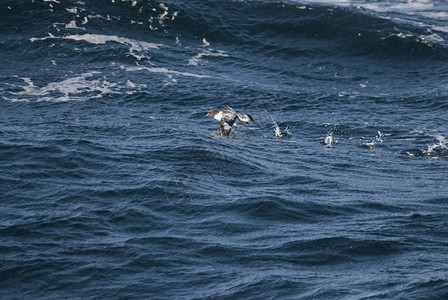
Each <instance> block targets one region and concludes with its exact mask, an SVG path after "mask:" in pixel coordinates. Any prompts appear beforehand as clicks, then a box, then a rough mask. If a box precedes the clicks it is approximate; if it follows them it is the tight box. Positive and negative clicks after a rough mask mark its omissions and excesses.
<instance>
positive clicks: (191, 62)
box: [188, 50, 229, 66]
mask: <svg viewBox="0 0 448 300" xmlns="http://www.w3.org/2000/svg"><path fill="white" fill-rule="evenodd" d="M207 56H214V57H229V55H228V54H226V53H224V51H221V50H217V52H202V53H198V54H197V55H195V56H193V57H192V58H190V59H189V60H188V65H191V66H197V65H198V63H199V60H200V59H201V58H203V57H207Z"/></svg>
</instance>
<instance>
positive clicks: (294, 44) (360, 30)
mask: <svg viewBox="0 0 448 300" xmlns="http://www.w3.org/2000/svg"><path fill="white" fill-rule="evenodd" d="M18 3H20V2H18ZM10 7H11V9H10V10H9V11H8V13H7V14H5V13H3V14H2V15H1V16H3V17H5V18H4V20H3V21H2V23H3V24H2V25H4V27H5V28H11V27H16V28H21V29H22V30H24V29H25V28H27V27H29V26H30V25H29V24H30V22H29V21H30V19H33V18H34V19H36V18H40V19H39V22H38V24H39V27H37V28H36V29H37V30H38V31H40V32H41V35H40V36H34V37H30V38H34V40H37V39H39V38H44V37H45V36H47V33H48V32H50V33H51V34H52V35H54V36H59V37H61V38H65V39H73V40H84V41H87V40H88V42H92V41H93V39H94V38H95V34H96V33H99V32H102V33H103V35H101V37H103V38H102V39H100V40H98V39H96V42H99V43H104V42H106V40H104V37H108V36H109V37H110V36H121V35H126V36H127V38H115V37H113V38H108V39H107V41H112V40H114V41H116V42H119V43H125V44H128V45H129V47H130V52H131V55H133V56H136V58H137V59H141V58H142V57H141V56H140V54H138V53H137V52H138V51H139V50H141V48H142V47H147V46H148V45H149V46H150V47H157V46H158V44H159V43H164V42H166V41H167V40H170V41H172V42H174V41H176V42H177V43H179V41H186V42H187V43H188V44H190V43H201V42H203V41H206V43H205V44H209V43H210V42H211V43H217V44H222V45H226V46H229V47H231V48H233V49H238V50H239V51H242V50H244V51H250V52H252V53H263V54H265V55H277V56H286V57H297V56H299V57H300V56H304V57H307V56H321V57H325V56H328V55H332V56H353V55H355V56H359V55H361V56H363V55H368V56H371V57H374V58H382V59H384V58H397V59H402V60H409V59H425V60H427V59H429V58H431V59H436V60H441V59H445V58H446V57H447V56H448V49H447V44H446V42H445V40H446V38H447V37H446V35H447V32H448V30H445V29H443V28H441V26H439V25H437V23H434V24H432V25H433V26H430V25H422V24H421V22H418V19H417V20H416V21H413V22H408V21H403V20H401V19H398V18H393V17H390V16H389V15H387V13H384V12H378V11H373V10H369V9H366V8H363V7H338V6H335V5H328V4H314V3H307V4H306V5H303V4H302V5H301V4H294V3H282V2H276V1H275V2H271V1H250V2H240V1H219V2H217V1H212V0H206V1H197V0H195V1H173V0H171V1H115V2H111V3H108V4H107V5H104V4H99V3H81V2H78V3H75V4H73V3H72V2H71V1H62V0H61V1H52V2H44V3H42V2H39V3H33V5H31V6H29V7H25V6H23V5H20V4H14V3H12V4H11V5H10ZM366 7H368V5H366ZM23 15H29V18H28V19H27V18H25V17H24V16H23ZM19 17H20V18H19ZM416 18H417V17H416ZM35 21H36V22H37V21H38V20H37V19H36V20H35ZM45 24H46V25H45ZM86 29H89V32H92V33H89V34H87V33H86ZM35 31H36V30H35ZM73 31H77V32H78V34H75V35H74V34H70V32H73ZM445 31H447V32H445ZM143 36H145V38H143ZM148 36H150V37H151V39H152V40H153V41H154V43H146V42H143V40H145V39H147V37H148ZM92 38H93V39H92ZM139 39H140V40H142V41H136V40H139ZM10 44H11V43H8V45H10ZM10 46H11V45H10ZM10 46H7V44H6V43H5V44H4V45H3V47H10ZM193 63H194V61H193Z"/></svg>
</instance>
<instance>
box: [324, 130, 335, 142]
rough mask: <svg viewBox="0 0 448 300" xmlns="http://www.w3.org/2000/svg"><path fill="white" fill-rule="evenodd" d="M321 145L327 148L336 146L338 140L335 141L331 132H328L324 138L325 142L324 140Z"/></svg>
mask: <svg viewBox="0 0 448 300" xmlns="http://www.w3.org/2000/svg"><path fill="white" fill-rule="evenodd" d="M323 143H324V145H327V146H334V145H336V144H337V143H338V140H335V139H334V138H333V131H332V130H330V131H329V132H328V133H327V136H326V137H325V140H324V142H323Z"/></svg>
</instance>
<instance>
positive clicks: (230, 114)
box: [206, 106, 254, 136]
mask: <svg viewBox="0 0 448 300" xmlns="http://www.w3.org/2000/svg"><path fill="white" fill-rule="evenodd" d="M206 117H212V118H215V119H216V120H218V121H219V122H220V125H219V130H220V132H221V135H222V136H229V135H230V133H231V132H233V131H234V130H235V129H236V122H237V121H241V122H244V123H250V122H253V121H254V118H252V116H251V115H249V114H247V115H241V114H239V113H237V112H236V111H234V110H233V109H232V108H231V107H230V106H224V109H223V110H217V109H212V110H209V111H208V114H207V115H206ZM233 126H235V128H233ZM232 129H233V130H232Z"/></svg>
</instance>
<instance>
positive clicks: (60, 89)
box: [5, 72, 117, 102]
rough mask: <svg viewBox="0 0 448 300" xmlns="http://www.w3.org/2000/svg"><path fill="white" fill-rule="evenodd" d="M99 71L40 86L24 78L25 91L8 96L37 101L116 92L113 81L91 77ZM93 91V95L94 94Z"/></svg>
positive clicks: (94, 96)
mask: <svg viewBox="0 0 448 300" xmlns="http://www.w3.org/2000/svg"><path fill="white" fill-rule="evenodd" d="M97 74H99V72H89V73H84V74H81V75H79V76H76V77H71V78H67V79H65V80H63V81H58V82H50V83H48V84H47V85H46V86H43V87H38V86H36V85H35V84H34V82H33V81H32V80H31V79H30V78H22V80H23V81H24V82H25V83H26V85H25V86H21V88H22V89H23V91H20V92H10V93H9V94H10V95H12V97H9V96H6V97H5V99H7V100H10V101H29V100H28V99H29V98H30V96H31V98H35V100H36V101H53V102H64V101H80V100H86V99H90V98H99V97H102V96H104V95H105V94H111V93H115V91H114V87H116V86H117V84H116V83H111V82H108V81H106V80H101V79H91V77H93V76H96V75H97ZM92 93H93V95H92Z"/></svg>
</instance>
